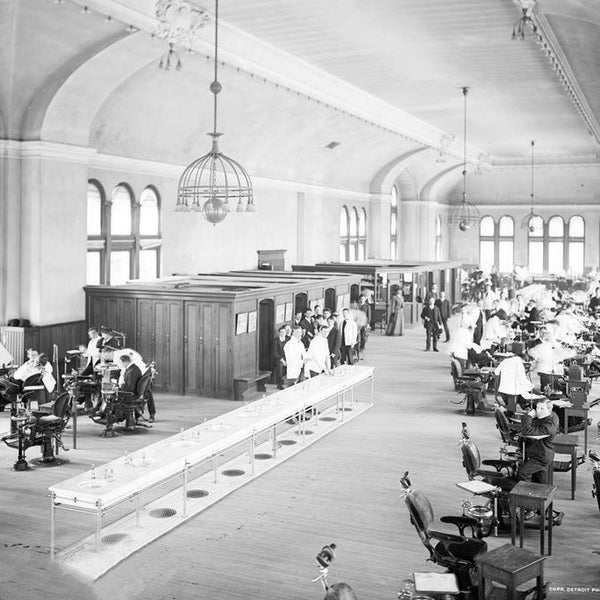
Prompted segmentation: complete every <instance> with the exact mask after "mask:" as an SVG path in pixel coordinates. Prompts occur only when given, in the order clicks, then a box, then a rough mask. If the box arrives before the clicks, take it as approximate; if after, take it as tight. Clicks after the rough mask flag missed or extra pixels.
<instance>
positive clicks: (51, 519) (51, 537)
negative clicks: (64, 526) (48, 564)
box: [50, 492, 56, 560]
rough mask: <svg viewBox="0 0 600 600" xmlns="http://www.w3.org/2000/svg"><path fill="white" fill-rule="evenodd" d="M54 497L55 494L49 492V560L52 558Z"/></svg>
mask: <svg viewBox="0 0 600 600" xmlns="http://www.w3.org/2000/svg"><path fill="white" fill-rule="evenodd" d="M55 499H56V496H55V495H54V492H53V493H52V494H50V560H54V518H55V513H54V511H55V510H56V506H55V504H54V501H55Z"/></svg>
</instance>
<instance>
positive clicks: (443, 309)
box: [435, 292, 450, 342]
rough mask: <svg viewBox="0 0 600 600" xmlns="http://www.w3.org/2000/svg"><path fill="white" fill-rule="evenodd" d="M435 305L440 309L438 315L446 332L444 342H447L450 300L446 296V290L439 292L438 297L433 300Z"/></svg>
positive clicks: (448, 338)
mask: <svg viewBox="0 0 600 600" xmlns="http://www.w3.org/2000/svg"><path fill="white" fill-rule="evenodd" d="M435 305H436V306H437V307H438V310H439V311H440V317H442V326H443V327H444V333H445V334H446V339H445V340H444V342H449V341H450V330H449V329H448V319H449V318H450V301H449V300H448V298H446V292H440V297H439V298H438V299H437V300H436V301H435Z"/></svg>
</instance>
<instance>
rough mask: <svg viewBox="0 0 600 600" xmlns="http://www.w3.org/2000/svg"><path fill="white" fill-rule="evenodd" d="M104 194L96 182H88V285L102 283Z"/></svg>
mask: <svg viewBox="0 0 600 600" xmlns="http://www.w3.org/2000/svg"><path fill="white" fill-rule="evenodd" d="M103 200H104V192H103V190H102V187H101V186H100V184H99V183H98V182H96V181H89V182H88V190H87V238H88V243H87V270H86V283H87V284H88V285H99V284H100V283H102V268H103V256H104V249H105V243H104V240H103V238H102V230H103V219H102V212H103V210H102V207H103Z"/></svg>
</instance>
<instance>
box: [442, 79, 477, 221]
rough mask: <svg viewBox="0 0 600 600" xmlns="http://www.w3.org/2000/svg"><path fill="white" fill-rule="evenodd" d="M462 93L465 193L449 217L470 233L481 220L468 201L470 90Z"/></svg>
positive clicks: (463, 192)
mask: <svg viewBox="0 0 600 600" xmlns="http://www.w3.org/2000/svg"><path fill="white" fill-rule="evenodd" d="M462 93H463V97H464V127H463V170H462V177H463V191H462V199H461V202H460V204H456V205H455V206H453V207H452V210H451V211H450V215H449V217H448V222H449V223H454V224H457V225H458V228H459V229H460V230H461V231H468V230H469V229H471V227H472V226H473V225H474V224H475V223H479V220H480V219H481V217H480V215H479V209H478V208H477V207H476V206H475V205H474V204H472V203H471V202H469V201H468V200H467V96H468V94H469V88H468V87H466V86H465V87H463V88H462Z"/></svg>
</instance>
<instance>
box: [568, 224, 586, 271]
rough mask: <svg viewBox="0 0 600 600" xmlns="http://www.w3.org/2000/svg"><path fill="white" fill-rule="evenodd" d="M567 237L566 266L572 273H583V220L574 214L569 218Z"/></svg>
mask: <svg viewBox="0 0 600 600" xmlns="http://www.w3.org/2000/svg"><path fill="white" fill-rule="evenodd" d="M568 233H569V239H568V244H567V251H568V253H569V256H568V262H567V264H568V268H569V271H570V272H571V273H572V274H573V275H583V269H584V264H585V263H584V248H585V221H584V220H583V217H580V216H579V215H575V216H573V217H571V218H570V219H569V232H568Z"/></svg>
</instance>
